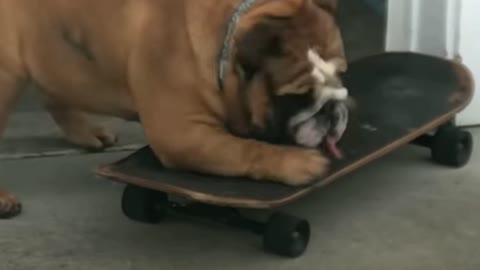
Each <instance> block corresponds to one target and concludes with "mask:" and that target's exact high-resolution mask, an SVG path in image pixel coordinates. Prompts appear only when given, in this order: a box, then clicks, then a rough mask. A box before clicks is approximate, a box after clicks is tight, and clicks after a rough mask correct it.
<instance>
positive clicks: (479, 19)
mask: <svg viewBox="0 0 480 270" xmlns="http://www.w3.org/2000/svg"><path fill="white" fill-rule="evenodd" d="M451 1H458V0H451ZM459 10H460V13H459V14H460V17H459V22H460V24H459V33H458V49H457V51H458V55H459V56H460V58H461V59H462V60H463V63H464V64H465V65H466V66H467V67H469V68H470V69H471V71H472V72H473V75H474V78H475V80H476V86H477V87H476V94H475V97H474V99H473V101H472V104H471V105H470V106H469V107H468V108H467V109H466V110H465V111H464V112H463V113H462V114H461V115H460V116H459V119H458V120H459V122H460V123H461V124H463V125H480V0H461V5H460V9H459Z"/></svg>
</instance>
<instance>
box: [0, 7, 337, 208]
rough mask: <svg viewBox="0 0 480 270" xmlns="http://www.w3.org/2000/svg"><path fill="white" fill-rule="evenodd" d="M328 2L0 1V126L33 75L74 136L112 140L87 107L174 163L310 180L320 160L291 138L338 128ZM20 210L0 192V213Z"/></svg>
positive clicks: (97, 143) (100, 142) (95, 142)
mask: <svg viewBox="0 0 480 270" xmlns="http://www.w3.org/2000/svg"><path fill="white" fill-rule="evenodd" d="M335 11H336V3H335V1H334V0H257V1H249V0H222V1H218V0H201V1H198V0H175V1H173V0H102V1H97V0H82V1H60V0H29V1H26V0H0V134H1V132H2V131H3V129H4V128H5V125H6V122H7V116H8V113H9V111H10V110H11V108H12V106H13V105H14V102H15V99H16V97H17V96H18V94H19V91H20V89H22V86H23V85H24V83H26V82H28V81H33V82H35V83H36V85H38V86H39V88H40V89H41V91H42V93H43V94H44V96H45V98H46V108H47V109H48V110H49V112H50V113H51V114H52V116H53V118H54V119H55V121H56V122H57V123H58V125H59V126H60V127H61V128H62V129H63V130H64V131H65V133H66V135H67V138H68V139H69V140H71V141H72V142H74V143H76V144H78V145H81V146H85V147H90V148H103V147H106V146H109V145H111V144H113V143H114V142H115V140H116V139H115V136H114V135H113V134H111V133H110V132H109V131H107V130H105V129H103V128H101V127H97V126H95V125H92V124H91V123H90V122H89V121H88V119H87V116H86V114H87V113H93V114H103V115H110V116H116V117H121V118H124V119H136V118H138V119H140V120H141V123H142V125H143V127H144V130H145V134H146V137H147V140H148V142H149V144H150V146H151V147H152V148H153V150H154V152H155V153H156V155H157V156H158V158H159V159H160V160H161V161H162V162H163V163H164V164H165V165H166V166H168V167H170V168H175V169H185V170H193V171H198V172H205V173H211V174H217V175H223V176H247V177H251V178H253V179H258V180H266V181H277V182H279V183H284V184H288V185H303V184H308V183H309V182H311V181H313V180H314V179H315V178H316V177H319V176H321V175H322V174H324V173H325V172H326V171H327V169H328V164H329V161H328V159H327V158H326V157H324V156H323V155H322V154H321V153H320V152H319V151H318V150H311V148H310V149H307V148H304V147H300V146H302V145H303V146H309V147H311V146H318V144H320V143H321V141H324V139H325V138H328V139H330V140H327V141H329V142H332V141H333V142H335V141H336V140H338V139H339V137H341V135H342V133H343V131H344V125H345V123H344V122H345V121H344V120H345V119H344V110H342V108H343V105H342V104H343V101H344V100H345V99H346V95H347V93H346V91H345V89H342V88H341V87H337V88H335V87H330V86H328V84H329V83H330V82H333V81H335V82H337V83H338V80H337V76H336V75H337V74H336V73H337V72H338V71H343V70H345V68H346V67H345V65H346V64H345V60H344V52H343V45H342V40H341V37H340V32H339V29H338V26H337V24H336V22H335ZM237 19H238V20H237ZM227 30H228V31H227ZM225 33H227V34H225ZM327 103H329V104H330V105H329V106H327ZM326 108H330V109H326ZM319 115H322V116H321V117H320V118H317V116H319ZM312 119H321V120H318V121H316V120H315V121H314V122H312ZM340 120H341V121H340ZM325 127H328V128H325ZM278 143H293V144H290V146H287V145H282V144H278ZM295 144H296V145H297V146H295ZM330 146H331V145H330ZM19 209H20V208H19V205H18V203H17V202H16V200H15V199H14V197H13V196H11V195H8V193H6V192H3V193H0V216H4V217H5V216H11V214H14V213H17V212H19Z"/></svg>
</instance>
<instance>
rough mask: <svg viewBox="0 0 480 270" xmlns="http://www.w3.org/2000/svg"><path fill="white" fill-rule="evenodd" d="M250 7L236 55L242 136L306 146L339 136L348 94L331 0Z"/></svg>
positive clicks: (289, 0)
mask: <svg viewBox="0 0 480 270" xmlns="http://www.w3.org/2000/svg"><path fill="white" fill-rule="evenodd" d="M256 9H257V12H255V11H253V12H252V13H254V15H251V18H250V20H249V19H248V18H247V19H246V21H247V22H246V23H245V24H246V25H247V26H246V27H245V28H246V30H244V32H243V33H242V35H240V37H239V38H238V43H237V54H236V65H237V71H238V74H239V76H240V77H241V78H242V82H243V84H242V86H241V87H240V88H241V90H240V91H239V95H242V96H243V98H239V99H237V100H245V107H246V111H247V115H248V116H247V117H248V119H247V122H248V125H249V128H250V131H249V133H250V134H249V135H252V136H253V137H255V138H257V139H262V140H266V141H269V142H273V143H293V144H297V145H302V146H307V147H317V146H319V145H320V144H321V142H323V141H324V140H325V139H326V138H327V137H328V138H330V139H331V140H339V139H340V137H341V136H342V135H343V132H344V131H345V128H346V125H347V121H348V106H347V103H348V102H347V101H348V91H347V90H346V89H345V88H344V87H343V85H342V83H341V80H340V79H339V73H341V72H344V71H345V70H346V60H345V54H344V48H343V42H342V39H341V35H340V30H339V28H338V25H337V23H336V20H335V11H336V3H335V1H333V0H282V1H276V0H271V1H265V2H264V4H263V5H261V6H260V7H257V8H256ZM252 17H253V18H252Z"/></svg>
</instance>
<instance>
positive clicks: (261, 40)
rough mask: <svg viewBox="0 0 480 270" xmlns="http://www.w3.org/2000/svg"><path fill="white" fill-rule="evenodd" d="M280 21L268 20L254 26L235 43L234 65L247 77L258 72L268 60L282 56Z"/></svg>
mask: <svg viewBox="0 0 480 270" xmlns="http://www.w3.org/2000/svg"><path fill="white" fill-rule="evenodd" d="M281 20H282V19H268V20H264V21H262V22H259V23H257V24H256V25H254V26H253V27H252V28H251V29H250V30H249V31H247V32H246V33H245V34H244V35H243V36H242V37H240V39H239V41H238V43H237V53H236V64H237V66H240V68H241V69H242V70H243V72H244V73H246V74H245V75H246V76H247V77H251V76H253V75H254V74H255V73H257V72H258V71H260V70H261V69H262V68H263V67H264V64H265V62H266V61H267V60H268V59H269V58H270V59H271V58H274V57H279V56H280V55H281V54H282V35H281V32H282V22H281Z"/></svg>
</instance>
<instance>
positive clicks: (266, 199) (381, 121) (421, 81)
mask: <svg viewBox="0 0 480 270" xmlns="http://www.w3.org/2000/svg"><path fill="white" fill-rule="evenodd" d="M343 79H344V83H345V85H346V87H347V88H348V89H349V90H350V93H351V95H352V97H353V98H354V99H355V100H356V103H357V106H356V107H357V108H356V109H355V113H354V115H353V118H352V119H351V121H350V123H349V126H348V128H347V131H346V133H345V136H344V138H343V139H342V141H341V142H340V144H339V147H340V149H342V151H343V154H344V158H343V159H342V160H338V161H333V163H332V167H331V170H330V173H329V174H328V175H327V176H326V177H324V178H322V179H318V181H317V182H315V183H314V184H312V185H310V186H304V187H290V186H286V185H282V184H276V183H270V182H261V181H254V180H251V179H248V178H226V177H217V176H212V175H202V174H196V173H190V172H176V171H171V170H167V169H164V168H162V165H161V164H160V162H159V161H158V160H157V159H156V158H155V156H154V154H153V153H152V151H151V149H150V148H149V147H148V146H146V147H144V148H142V149H140V150H138V151H137V152H135V153H133V154H131V155H130V156H128V157H126V158H124V159H122V160H119V161H117V162H115V163H112V164H107V165H102V166H99V167H98V168H97V170H96V173H97V175H99V176H101V177H105V178H108V179H110V180H114V181H118V182H121V183H126V184H129V185H134V186H141V187H144V188H148V189H152V190H157V191H161V192H164V193H167V194H171V195H175V196H179V197H183V198H185V199H190V200H193V201H197V202H200V203H205V204H212V205H217V206H229V207H240V208H257V209H268V208H274V207H279V206H282V205H284V204H286V203H288V202H291V201H293V200H295V199H298V198H300V197H302V196H304V195H306V194H308V193H309V192H310V191H312V190H313V189H315V188H318V187H322V186H325V185H327V184H329V183H331V182H333V181H334V180H337V179H339V178H340V177H342V176H344V175H346V174H348V173H350V172H352V171H354V170H356V169H358V168H360V167H362V166H364V165H366V164H367V163H369V162H372V161H374V160H375V159H378V158H380V157H382V156H384V155H386V154H388V153H390V152H392V151H393V150H395V149H397V148H398V147H400V146H402V145H405V144H408V143H411V142H413V141H415V140H416V139H418V138H420V137H421V136H422V135H424V134H427V133H429V132H431V131H433V130H435V129H437V128H438V127H440V126H442V125H443V124H445V123H448V122H449V121H451V120H452V119H454V118H455V116H456V114H457V113H459V112H460V111H462V110H463V109H464V108H465V107H466V106H467V105H468V104H469V103H470V101H471V99H472V96H473V79H472V77H471V74H470V72H469V70H468V69H467V68H466V67H464V66H463V65H461V64H459V63H456V62H453V61H448V60H445V59H441V58H436V57H432V56H427V55H421V54H416V53H384V54H379V55H374V56H370V57H366V58H363V59H360V60H358V61H355V62H353V63H351V64H350V66H349V70H348V72H347V73H346V74H344V78H343Z"/></svg>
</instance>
